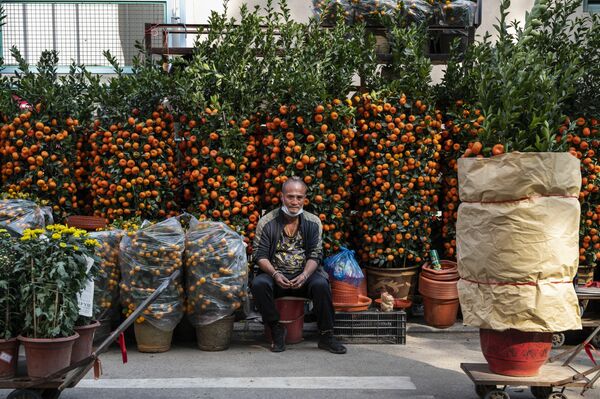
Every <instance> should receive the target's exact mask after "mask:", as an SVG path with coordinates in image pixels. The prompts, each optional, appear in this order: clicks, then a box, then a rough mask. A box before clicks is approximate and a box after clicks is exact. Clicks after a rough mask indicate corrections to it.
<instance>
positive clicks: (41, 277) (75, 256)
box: [15, 225, 97, 377]
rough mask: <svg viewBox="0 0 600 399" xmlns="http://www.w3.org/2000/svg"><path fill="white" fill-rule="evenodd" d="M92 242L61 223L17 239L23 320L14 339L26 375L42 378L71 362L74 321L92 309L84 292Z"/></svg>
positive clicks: (90, 266)
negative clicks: (20, 346) (24, 359)
mask: <svg viewBox="0 0 600 399" xmlns="http://www.w3.org/2000/svg"><path fill="white" fill-rule="evenodd" d="M96 245H97V241H96V240H93V239H90V238H89V237H88V236H87V233H86V232H85V231H83V230H79V229H75V228H70V227H66V226H63V225H50V226H47V227H46V228H45V229H34V230H30V229H27V230H25V231H24V232H23V236H22V237H21V239H20V240H19V241H18V245H17V246H16V248H17V253H18V257H17V260H16V262H15V273H16V275H17V276H18V277H17V283H18V286H19V294H20V303H19V311H20V313H21V315H22V316H23V318H24V321H23V328H22V331H21V335H19V337H18V340H19V341H20V342H21V343H22V344H23V346H24V347H25V353H26V357H27V372H28V374H29V376H30V377H45V376H48V375H50V374H52V373H53V372H56V371H58V370H60V369H62V368H64V367H66V366H68V365H69V364H70V361H71V352H72V347H73V344H74V342H75V340H76V339H77V338H78V337H79V334H77V333H76V332H75V330H74V328H75V323H76V321H77V320H78V318H79V317H80V314H84V315H85V314H89V313H86V309H88V310H89V309H91V308H92V302H93V296H92V297H88V298H86V297H85V293H86V291H89V286H88V282H89V281H90V280H91V279H93V277H94V273H95V268H94V267H93V263H94V259H95V254H94V248H95V247H96ZM86 286H88V288H87V290H86ZM92 292H93V286H92Z"/></svg>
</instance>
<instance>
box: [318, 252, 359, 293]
mask: <svg viewBox="0 0 600 399" xmlns="http://www.w3.org/2000/svg"><path fill="white" fill-rule="evenodd" d="M323 263H324V267H325V271H326V272H327V274H329V277H330V278H332V279H334V280H336V281H343V282H345V283H348V284H352V285H354V286H356V287H358V286H359V285H360V283H361V281H362V280H364V278H365V276H364V274H363V272H362V270H361V269H360V266H359V265H358V262H357V261H356V258H355V257H354V251H352V250H349V249H348V248H344V247H341V249H340V252H338V253H336V254H335V255H331V256H330V257H328V258H325V260H324V261H323Z"/></svg>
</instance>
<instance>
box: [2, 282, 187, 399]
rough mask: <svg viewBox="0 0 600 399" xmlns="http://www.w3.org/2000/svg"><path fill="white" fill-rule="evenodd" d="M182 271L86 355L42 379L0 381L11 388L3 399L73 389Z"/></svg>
mask: <svg viewBox="0 0 600 399" xmlns="http://www.w3.org/2000/svg"><path fill="white" fill-rule="evenodd" d="M180 275H181V270H176V271H175V272H174V273H173V274H171V276H170V277H169V278H167V279H165V280H164V281H163V282H162V283H161V285H160V286H159V287H158V288H157V289H156V291H154V292H153V293H152V295H150V296H149V297H148V298H147V299H146V300H145V301H144V302H142V303H141V304H140V306H138V307H137V308H136V309H135V310H134V311H133V313H131V315H129V317H127V319H125V321H124V322H123V323H121V325H119V327H117V329H116V330H115V331H113V332H112V333H111V334H110V336H109V337H108V338H106V339H105V340H104V341H103V342H102V343H101V344H100V346H98V347H97V348H96V350H95V351H94V352H93V353H92V354H91V355H90V356H88V357H87V358H85V359H82V360H80V361H79V362H77V363H74V364H72V365H70V366H68V367H65V368H64V369H62V370H59V371H57V372H55V373H54V374H52V375H49V376H48V377H44V378H29V377H19V376H17V377H15V378H12V379H7V380H0V389H14V391H12V392H11V393H10V394H8V396H7V398H6V399H58V397H59V396H60V394H61V393H62V391H64V390H65V389H67V388H73V387H74V386H76V385H77V384H78V383H79V381H81V380H82V379H83V377H85V375H86V374H87V373H88V371H90V370H91V369H92V367H94V365H95V364H97V360H98V356H99V355H101V354H102V353H104V352H106V351H107V350H108V348H109V347H110V345H111V344H112V343H113V342H115V340H116V339H117V338H118V337H119V335H120V334H121V333H122V332H124V331H125V330H126V329H127V327H129V326H130V325H132V324H133V322H134V321H135V320H136V319H137V318H138V317H139V316H140V314H141V313H142V312H143V311H144V310H145V309H146V308H147V307H148V306H149V305H150V304H152V303H153V302H154V301H155V300H156V298H158V297H159V296H160V295H161V294H162V293H163V292H164V290H165V289H166V288H167V287H168V286H169V285H170V284H171V283H172V282H173V281H175V280H176V279H177V278H178V277H179V276H180Z"/></svg>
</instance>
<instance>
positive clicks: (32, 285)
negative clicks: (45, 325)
mask: <svg viewBox="0 0 600 399" xmlns="http://www.w3.org/2000/svg"><path fill="white" fill-rule="evenodd" d="M33 274H34V268H33V258H31V289H32V290H33V338H37V317H36V316H35V303H36V299H35V278H34V275H33Z"/></svg>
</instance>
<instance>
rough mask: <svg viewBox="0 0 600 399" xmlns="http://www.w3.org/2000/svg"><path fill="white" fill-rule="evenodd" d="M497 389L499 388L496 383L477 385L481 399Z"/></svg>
mask: <svg viewBox="0 0 600 399" xmlns="http://www.w3.org/2000/svg"><path fill="white" fill-rule="evenodd" d="M496 389H498V388H497V387H496V386H495V385H475V393H476V394H477V396H479V397H480V398H481V399H484V398H485V395H487V394H488V393H490V392H492V391H495V390H496Z"/></svg>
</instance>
